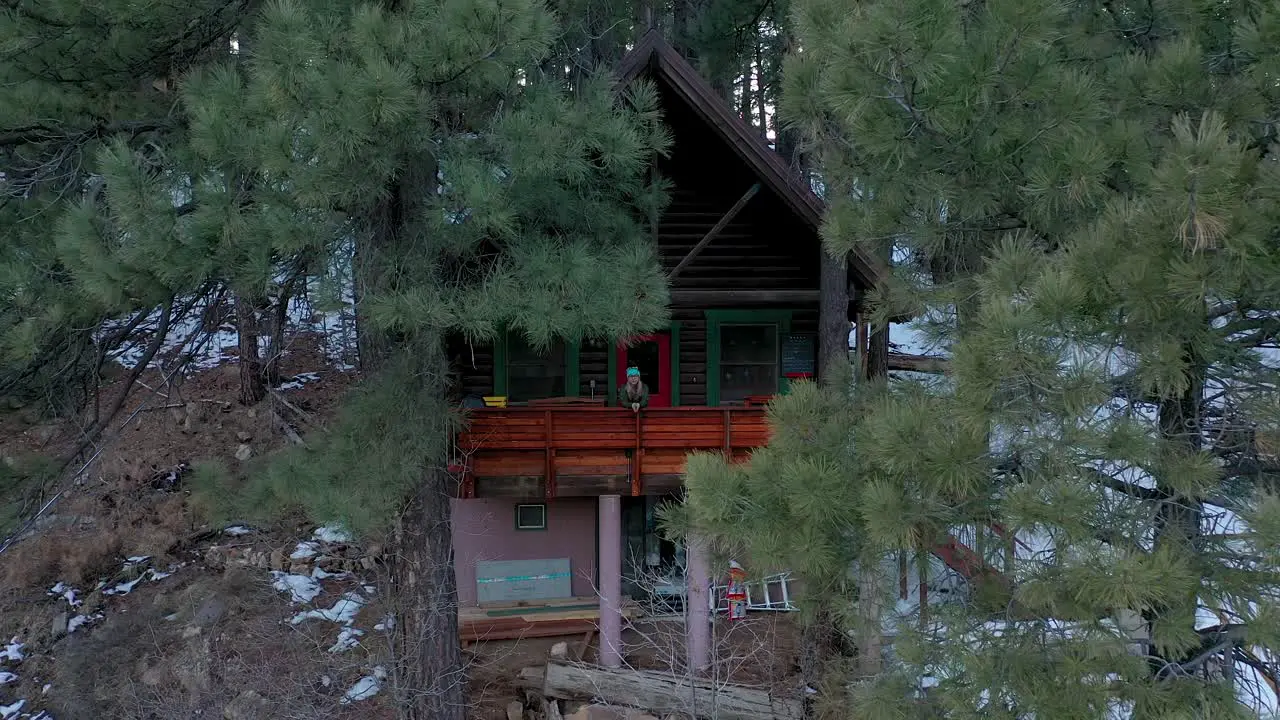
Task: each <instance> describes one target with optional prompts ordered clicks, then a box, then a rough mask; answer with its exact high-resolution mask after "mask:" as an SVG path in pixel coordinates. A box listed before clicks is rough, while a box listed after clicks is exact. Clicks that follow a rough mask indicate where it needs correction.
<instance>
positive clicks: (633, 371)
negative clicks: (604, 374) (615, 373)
mask: <svg viewBox="0 0 1280 720" xmlns="http://www.w3.org/2000/svg"><path fill="white" fill-rule="evenodd" d="M627 377H640V368H635V367H629V368H627Z"/></svg>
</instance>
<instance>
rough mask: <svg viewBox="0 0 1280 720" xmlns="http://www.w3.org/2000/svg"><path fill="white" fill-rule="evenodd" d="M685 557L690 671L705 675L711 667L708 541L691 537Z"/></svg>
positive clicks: (686, 645)
mask: <svg viewBox="0 0 1280 720" xmlns="http://www.w3.org/2000/svg"><path fill="white" fill-rule="evenodd" d="M685 558H686V561H687V563H688V565H687V573H688V577H687V579H686V583H687V584H686V588H687V589H686V591H685V647H686V649H687V650H688V654H689V669H690V671H692V672H693V673H694V674H702V673H703V671H705V670H706V669H707V668H709V667H710V666H711V558H710V556H709V552H708V549H707V543H706V541H704V540H703V539H702V538H700V537H698V536H696V535H691V536H689V538H688V540H687V543H686V547H685Z"/></svg>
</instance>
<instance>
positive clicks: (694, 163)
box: [451, 83, 821, 405]
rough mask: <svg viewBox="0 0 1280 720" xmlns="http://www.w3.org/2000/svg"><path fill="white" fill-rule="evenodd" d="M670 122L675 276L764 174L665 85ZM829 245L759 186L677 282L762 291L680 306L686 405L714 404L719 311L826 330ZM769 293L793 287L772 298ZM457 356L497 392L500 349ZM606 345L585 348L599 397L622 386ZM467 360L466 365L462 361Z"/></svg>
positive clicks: (582, 380)
mask: <svg viewBox="0 0 1280 720" xmlns="http://www.w3.org/2000/svg"><path fill="white" fill-rule="evenodd" d="M658 90H659V93H660V95H661V96H662V106H663V110H664V114H665V119H666V122H667V124H668V126H669V127H670V128H671V131H672V136H673V139H674V144H673V146H672V150H671V154H670V156H669V157H668V158H666V159H663V160H662V161H660V162H659V163H658V165H657V168H656V169H657V171H658V172H659V173H660V174H661V175H662V176H663V177H665V178H666V179H668V180H669V181H670V182H671V184H672V186H673V190H672V193H671V201H670V204H669V205H668V207H667V209H666V211H665V212H664V214H663V216H662V218H661V219H660V221H659V224H658V237H657V245H658V247H657V249H658V255H659V259H660V262H661V264H662V267H663V269H664V271H666V272H667V273H670V272H671V271H672V270H673V269H674V268H675V267H676V266H677V265H679V264H680V262H681V261H682V260H684V259H685V257H686V256H687V255H688V254H689V251H690V250H692V249H693V248H694V247H695V246H697V245H698V244H699V242H700V241H701V240H703V239H704V238H705V237H706V235H707V233H708V232H709V231H710V230H711V229H712V228H714V227H716V225H717V223H718V222H719V221H720V220H721V219H722V218H723V217H724V216H725V213H726V212H727V211H729V209H730V208H732V207H734V205H735V204H736V203H737V202H738V201H739V200H740V199H741V198H742V196H743V195H744V193H746V192H747V190H748V189H749V188H751V187H752V185H754V184H755V183H757V182H759V180H760V179H759V178H758V177H756V176H755V174H754V172H753V171H752V170H751V169H750V168H749V167H748V165H747V164H746V163H745V162H744V161H743V160H742V159H741V158H740V157H739V156H738V155H737V154H736V153H735V152H734V151H733V150H732V148H730V147H729V146H728V145H726V144H725V143H724V142H723V141H722V140H721V139H720V138H719V136H717V135H716V134H715V133H714V132H712V130H711V129H710V128H709V127H707V126H706V124H705V122H704V121H703V120H702V118H700V117H698V116H697V115H696V114H695V113H694V111H693V110H692V109H691V108H689V107H688V106H686V105H684V104H683V102H681V101H680V100H679V99H677V98H676V96H675V95H674V93H673V92H672V91H671V90H670V89H669V88H666V87H664V86H663V85H662V84H661V83H659V84H658ZM820 248H821V241H820V239H819V238H818V235H817V233H816V232H815V231H814V229H813V228H811V227H809V226H807V225H806V224H805V223H804V222H803V221H802V220H801V219H800V218H799V217H797V216H796V215H795V214H794V212H793V211H792V210H791V209H790V208H789V207H788V206H787V205H786V204H785V203H783V202H782V200H781V199H780V198H778V196H777V195H775V194H774V193H773V192H772V191H771V190H769V189H768V188H767V187H765V188H762V189H761V190H759V191H758V192H756V193H755V194H754V195H753V196H752V197H751V198H750V200H749V201H747V203H746V204H745V205H744V206H743V209H742V210H741V212H739V213H738V214H737V215H736V216H735V217H734V218H733V220H732V221H731V222H728V223H727V224H725V225H724V226H723V228H722V229H721V230H720V232H719V233H718V234H717V235H715V237H713V238H712V239H710V241H709V242H707V243H706V244H705V246H704V247H703V249H702V250H701V251H700V252H699V253H698V255H697V256H696V257H695V258H694V259H693V261H692V262H690V263H689V264H688V265H687V266H686V267H684V268H683V269H682V270H681V272H680V274H679V275H678V276H677V277H676V278H675V280H674V282H673V283H672V288H671V289H672V291H673V292H677V291H694V292H699V293H705V292H717V291H718V292H722V293H723V292H730V291H750V292H752V293H753V295H754V297H753V299H752V301H751V302H747V303H744V302H743V301H742V300H741V299H740V297H741V296H739V298H737V299H735V298H728V297H723V296H722V297H720V298H719V299H715V298H712V299H703V300H702V301H700V302H697V303H690V302H684V301H679V302H674V303H673V305H672V309H671V310H672V319H673V320H675V321H678V322H679V323H680V342H679V354H680V378H679V381H678V382H679V386H680V404H681V405H705V404H706V402H707V377H706V373H707V365H708V364H707V332H706V328H707V322H706V316H705V311H706V310H709V309H715V308H719V309H790V310H792V313H793V314H792V320H791V331H792V332H793V333H816V332H817V330H818V298H817V292H818V289H819V284H820V281H819V275H820V264H819V258H820ZM797 292H799V293H809V292H811V293H813V299H812V301H808V300H805V301H797V300H796V299H795V297H794V295H795V293H797ZM768 293H779V294H780V293H789V294H790V295H789V296H788V297H787V298H785V299H784V298H782V297H781V296H779V297H778V299H775V300H773V301H770V300H769V299H768V298H767V297H766V295H767V294H768ZM454 345H455V347H451V352H452V353H453V355H454V356H455V358H458V359H459V360H460V361H461V363H462V367H461V368H460V369H461V380H462V386H463V390H464V392H468V393H476V394H480V395H491V394H493V373H494V367H493V360H494V358H493V351H492V349H489V348H475V349H474V352H473V351H472V349H470V348H467V347H465V346H464V345H462V344H461V343H455V344H454ZM611 351H612V350H611V348H608V347H606V346H605V345H604V344H589V343H584V344H583V346H582V348H581V353H580V371H579V387H578V388H577V392H578V394H579V395H581V396H583V397H589V396H590V395H591V381H592V380H595V381H596V394H597V397H599V396H600V394H601V393H602V392H603V393H604V394H605V396H606V397H607V396H608V394H609V393H611V392H612V391H613V389H614V383H615V380H614V378H611V377H608V364H609V353H610V352H611ZM455 362H457V361H455Z"/></svg>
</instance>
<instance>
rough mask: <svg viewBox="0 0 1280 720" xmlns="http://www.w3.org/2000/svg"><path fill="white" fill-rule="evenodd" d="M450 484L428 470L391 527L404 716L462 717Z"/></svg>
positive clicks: (422, 719) (418, 719)
mask: <svg viewBox="0 0 1280 720" xmlns="http://www.w3.org/2000/svg"><path fill="white" fill-rule="evenodd" d="M454 483H455V481H454V479H453V477H452V476H450V475H449V474H448V473H447V472H445V470H444V468H443V467H433V468H428V469H427V470H426V472H425V477H424V478H423V481H422V483H421V484H420V485H419V486H418V489H417V491H416V492H415V493H414V496H413V497H412V498H411V499H410V501H409V504H408V506H407V507H406V508H405V511H404V513H403V515H402V516H401V519H400V523H399V526H398V528H397V532H396V555H395V562H394V565H393V567H392V588H393V593H394V597H395V598H396V600H397V601H398V607H399V609H400V616H401V628H402V630H401V634H400V642H401V651H400V658H399V659H400V663H399V667H398V669H399V671H400V672H399V676H398V683H399V686H400V688H401V691H402V697H401V698H400V702H401V711H400V716H401V717H402V718H405V720H466V717H467V700H466V697H467V696H466V685H465V683H466V675H465V672H464V670H463V665H462V647H461V643H460V641H459V639H458V588H457V581H456V579H455V577H454V572H453V532H452V529H451V527H452V526H451V525H450V498H451V496H452V494H453V493H452V488H453V485H454Z"/></svg>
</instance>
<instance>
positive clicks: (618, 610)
mask: <svg viewBox="0 0 1280 720" xmlns="http://www.w3.org/2000/svg"><path fill="white" fill-rule="evenodd" d="M598 565H599V572H600V664H601V665H603V666H605V667H608V668H616V667H622V498H621V497H620V496H618V495H601V496H600V558H599V562H598Z"/></svg>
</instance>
